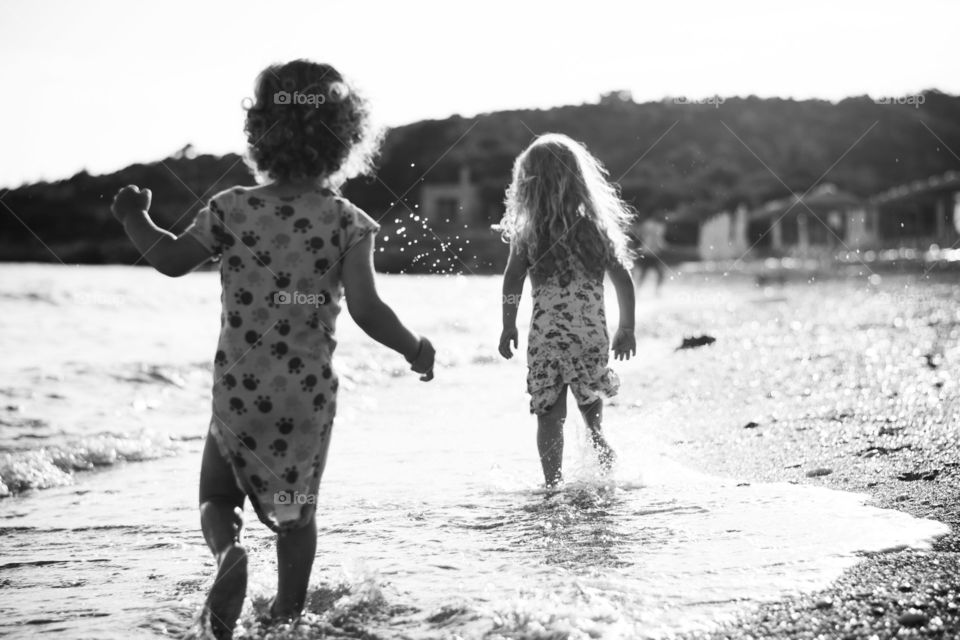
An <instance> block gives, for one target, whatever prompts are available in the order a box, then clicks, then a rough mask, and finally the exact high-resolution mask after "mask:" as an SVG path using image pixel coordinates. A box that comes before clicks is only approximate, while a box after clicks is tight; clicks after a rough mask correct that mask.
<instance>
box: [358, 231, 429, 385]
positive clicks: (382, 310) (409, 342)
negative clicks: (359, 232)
mask: <svg viewBox="0 0 960 640" xmlns="http://www.w3.org/2000/svg"><path fill="white" fill-rule="evenodd" d="M343 288H344V290H345V292H346V296H347V309H348V311H349V312H350V317H351V318H353V321H354V322H356V323H357V326H359V327H360V328H361V329H363V331H364V332H365V333H366V334H367V335H368V336H370V337H371V338H373V339H374V340H376V341H377V342H379V343H380V344H382V345H384V346H386V347H389V348H391V349H393V350H394V351H396V352H398V353H399V354H400V355H402V356H403V357H404V358H406V359H407V362H409V363H410V364H411V365H413V370H414V371H416V372H417V373H423V374H428V372H430V371H432V369H433V359H434V350H433V346H432V345H431V344H430V342H429V341H428V340H427V339H426V338H418V337H417V336H416V335H414V333H413V332H412V331H410V330H409V329H407V327H405V326H404V325H403V323H402V322H400V319H399V318H397V314H396V313H394V311H393V309H391V308H390V305H388V304H387V303H385V302H384V301H383V300H381V299H380V294H379V293H378V292H377V285H376V281H375V279H374V269H373V235H372V234H371V235H367V236H366V237H365V238H364V239H363V240H361V241H360V242H359V244H357V245H356V246H355V247H354V248H353V249H352V250H350V251H348V252H347V254H346V256H345V257H344V259H343ZM428 375H429V374H428ZM430 377H431V378H432V375H430ZM424 379H429V378H421V380H424Z"/></svg>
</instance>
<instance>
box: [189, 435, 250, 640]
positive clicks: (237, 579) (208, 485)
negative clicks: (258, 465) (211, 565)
mask: <svg viewBox="0 0 960 640" xmlns="http://www.w3.org/2000/svg"><path fill="white" fill-rule="evenodd" d="M244 497H245V496H244V494H243V492H242V491H241V490H240V488H239V487H237V484H236V480H234V477H233V471H231V469H230V466H229V465H228V464H227V462H226V461H225V460H224V459H223V457H222V456H221V455H220V451H219V450H218V449H217V445H216V442H214V441H213V438H212V436H210V435H208V436H207V442H206V444H205V445H204V449H203V463H202V465H201V468H200V526H201V528H202V529H203V537H204V539H205V540H206V541H207V546H208V547H210V551H211V552H212V553H213V555H214V557H216V559H217V576H216V578H215V579H214V581H213V586H212V587H210V593H209V594H208V595H207V603H206V606H205V607H204V615H205V616H208V617H209V626H210V630H211V631H212V632H213V635H214V637H215V638H230V637H232V635H233V628H234V627H235V626H236V623H237V618H238V617H240V610H241V609H242V608H243V599H244V597H245V596H246V591H247V552H246V550H245V549H244V548H243V547H242V546H240V534H241V531H242V529H243V518H242V517H241V515H240V514H241V513H242V510H243V500H244Z"/></svg>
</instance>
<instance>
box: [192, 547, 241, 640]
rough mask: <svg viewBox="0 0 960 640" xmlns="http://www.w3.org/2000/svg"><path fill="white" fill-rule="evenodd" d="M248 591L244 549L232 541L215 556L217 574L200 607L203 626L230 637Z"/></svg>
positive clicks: (219, 634)
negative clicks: (231, 543) (205, 599)
mask: <svg viewBox="0 0 960 640" xmlns="http://www.w3.org/2000/svg"><path fill="white" fill-rule="evenodd" d="M246 593H247V552H246V550H245V549H244V548H243V547H241V546H240V545H231V546H230V547H228V548H227V549H226V551H224V552H223V553H221V554H220V556H219V557H218V559H217V577H216V579H215V580H214V581H213V586H212V587H210V593H209V594H208V595H207V603H206V605H205V606H204V608H203V614H204V618H205V620H204V626H205V627H207V628H209V629H210V631H211V633H212V634H213V637H214V638H217V640H221V639H222V638H232V637H233V628H234V627H235V626H236V625H237V618H239V617H240V610H241V609H243V599H244V597H245V596H246Z"/></svg>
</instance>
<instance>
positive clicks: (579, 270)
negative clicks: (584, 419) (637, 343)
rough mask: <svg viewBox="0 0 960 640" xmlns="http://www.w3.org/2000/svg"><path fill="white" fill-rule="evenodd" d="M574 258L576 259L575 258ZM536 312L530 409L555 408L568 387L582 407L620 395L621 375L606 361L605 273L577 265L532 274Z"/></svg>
mask: <svg viewBox="0 0 960 640" xmlns="http://www.w3.org/2000/svg"><path fill="white" fill-rule="evenodd" d="M574 262H575V261H574ZM531 280H532V282H533V317H532V318H531V320H530V334H529V337H528V341H527V392H528V393H529V394H530V412H531V413H534V414H536V415H542V414H544V413H546V412H547V411H549V410H550V408H551V407H553V405H554V404H556V402H557V400H558V399H559V398H560V394H561V393H562V392H563V389H564V386H565V385H566V386H569V387H570V391H571V392H572V393H573V397H574V399H575V400H576V401H577V404H578V405H579V406H584V405H589V404H591V403H593V402H594V401H596V400H597V399H599V398H606V397H611V396H614V395H616V394H617V391H618V390H619V388H620V380H619V379H618V378H617V374H616V373H614V372H613V370H612V369H610V368H609V367H608V366H607V363H608V361H609V350H610V338H609V335H608V333H607V321H606V314H605V313H604V306H603V272H601V273H600V274H599V275H598V276H591V275H588V274H587V273H586V270H585V269H584V268H583V267H582V266H581V265H575V266H574V268H572V269H571V270H570V273H569V274H568V275H566V276H563V275H561V274H560V271H559V270H554V272H553V273H551V274H550V275H548V276H546V277H540V278H537V277H533V278H531Z"/></svg>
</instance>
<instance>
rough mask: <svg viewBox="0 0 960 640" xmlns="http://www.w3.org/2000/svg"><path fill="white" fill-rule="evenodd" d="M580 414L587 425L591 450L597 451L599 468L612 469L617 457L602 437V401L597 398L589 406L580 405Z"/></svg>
mask: <svg viewBox="0 0 960 640" xmlns="http://www.w3.org/2000/svg"><path fill="white" fill-rule="evenodd" d="M579 408H580V414H581V415H582V416H583V421H584V422H585V423H586V425H587V432H588V433H589V434H590V442H591V443H592V444H593V448H594V449H596V450H597V456H598V457H599V459H600V466H601V467H603V469H604V470H605V471H609V470H610V469H611V468H612V467H613V463H614V461H615V460H616V459H617V455H616V454H615V453H614V451H613V449H612V448H611V447H610V444H609V443H608V442H607V439H606V438H604V437H603V429H602V423H603V400H601V399H600V398H597V399H596V400H594V401H593V402H591V403H590V404H584V405H580V407H579Z"/></svg>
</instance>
